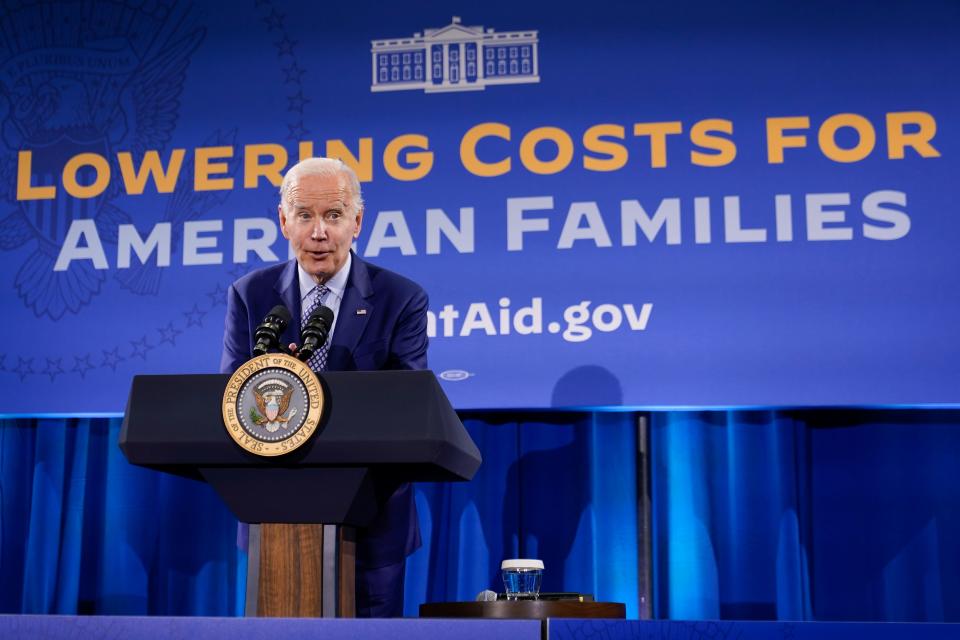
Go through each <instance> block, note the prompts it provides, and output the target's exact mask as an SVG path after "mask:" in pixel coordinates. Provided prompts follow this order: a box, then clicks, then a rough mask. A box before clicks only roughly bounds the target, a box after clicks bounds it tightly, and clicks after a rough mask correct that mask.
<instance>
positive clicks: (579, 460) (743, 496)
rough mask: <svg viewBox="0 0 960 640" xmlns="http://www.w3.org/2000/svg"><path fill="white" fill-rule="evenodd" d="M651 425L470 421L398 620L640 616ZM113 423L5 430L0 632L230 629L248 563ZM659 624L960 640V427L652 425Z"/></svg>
mask: <svg viewBox="0 0 960 640" xmlns="http://www.w3.org/2000/svg"><path fill="white" fill-rule="evenodd" d="M636 419H637V415H636V414H633V413H599V414H569V413H554V414H549V415H542V414H541V415H535V414H508V413H496V414H493V413H484V414H471V415H467V416H465V422H466V425H467V428H468V429H469V431H470V434H471V436H472V437H473V438H474V439H475V441H476V442H477V444H478V446H479V447H480V450H481V453H482V454H483V456H484V465H483V467H481V470H480V471H479V472H478V474H477V477H476V478H475V479H474V480H473V481H472V482H470V483H465V484H455V485H419V486H418V489H417V504H418V507H419V508H420V518H421V522H422V525H423V538H424V546H423V547H422V548H421V549H420V550H419V551H417V552H416V553H415V554H414V555H413V556H411V557H410V559H409V561H408V568H407V591H406V598H407V600H406V613H407V614H408V615H415V613H416V610H417V605H419V604H420V603H421V602H424V601H439V600H454V599H469V598H472V597H473V596H475V595H476V593H477V592H479V591H480V590H482V589H484V588H487V587H492V588H497V587H498V584H497V575H496V574H497V569H496V568H497V566H498V563H499V560H500V559H501V558H503V557H506V556H509V555H514V554H517V553H519V554H521V555H525V554H530V555H536V556H538V557H541V558H543V559H544V561H545V563H546V566H547V570H546V572H545V578H544V588H545V589H552V590H571V591H584V592H593V593H595V594H596V595H597V596H598V597H599V598H603V599H608V600H616V601H622V602H626V603H627V608H628V609H627V610H628V615H629V616H630V617H636V616H637V612H638V607H637V598H638V573H637V572H638V568H637V563H638V557H637V495H636V474H637V467H636V465H637V457H636V451H637V448H638V442H637V437H636ZM118 433H119V421H116V420H74V421H70V422H69V423H67V424H64V423H62V422H58V421H49V420H41V421H28V420H19V421H5V422H3V423H2V425H0V465H2V466H0V536H2V538H0V571H2V573H3V575H4V580H3V581H0V611H4V612H27V613H75V612H81V613H83V612H86V613H104V614H162V615H233V614H236V613H239V609H240V607H241V605H240V603H242V597H241V596H240V595H239V593H240V591H242V588H243V576H244V575H245V573H244V570H245V560H244V558H243V557H242V556H241V555H239V554H238V552H237V551H236V548H235V545H234V539H235V535H234V534H235V527H236V521H235V520H234V519H233V518H232V517H231V516H230V515H229V513H228V512H227V511H226V509H225V508H224V507H223V506H222V504H221V503H220V501H219V500H218V499H217V497H216V496H215V495H214V493H213V492H212V491H211V490H210V489H209V488H208V487H206V486H205V485H201V484H197V483H194V482H191V481H188V480H183V479H181V478H176V477H173V476H166V475H163V474H160V473H156V472H152V471H147V470H144V469H139V468H134V467H130V466H129V465H127V463H126V462H125V461H124V460H123V458H122V456H121V455H120V453H119V450H118V449H117V447H116V438H117V435H118ZM650 442H651V448H650V455H651V459H652V460H654V465H653V467H652V469H651V482H652V499H653V504H654V519H653V527H652V533H651V535H652V541H653V549H654V556H653V559H654V594H653V596H654V602H653V604H654V607H653V612H654V614H655V615H656V616H657V617H663V618H672V619H718V618H724V619H780V620H872V621H896V620H901V621H905V620H912V621H947V622H960V570H958V567H960V558H958V549H957V546H956V545H955V544H954V543H953V541H954V540H956V539H957V537H958V535H960V519H958V516H957V510H956V505H957V504H960V489H958V486H957V483H956V482H955V481H954V480H955V476H956V469H955V466H956V459H957V452H958V451H960V412H956V411H886V412H858V411H804V412H776V413H771V412H760V411H751V412H730V413H727V412H673V413H654V414H652V420H651V428H650Z"/></svg>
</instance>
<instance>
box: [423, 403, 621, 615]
mask: <svg viewBox="0 0 960 640" xmlns="http://www.w3.org/2000/svg"><path fill="white" fill-rule="evenodd" d="M464 424H465V425H466V427H467V430H468V431H469V432H470V435H471V437H472V438H473V440H474V442H476V443H477V446H478V447H479V448H480V452H481V454H482V455H483V465H481V467H480V470H479V471H478V472H477V475H476V476H475V477H474V479H473V480H472V481H471V482H469V483H451V484H421V485H419V486H418V488H417V507H418V510H419V513H420V525H421V534H422V537H423V541H424V545H423V547H422V548H421V549H420V550H419V551H417V552H416V553H414V554H413V555H412V556H411V557H410V558H409V559H408V561H407V584H406V593H405V597H406V607H405V614H406V615H416V612H417V606H418V605H419V603H421V602H438V601H445V600H473V599H474V598H475V597H476V596H477V594H478V593H479V592H480V591H482V590H484V589H492V590H494V591H503V584H502V582H501V581H500V561H501V560H502V559H504V558H517V557H520V558H540V559H542V560H543V562H544V566H545V570H544V575H543V585H542V589H543V590H544V591H577V592H581V593H592V594H594V595H595V596H596V597H597V598H598V599H603V600H608V601H609V600H612V601H617V602H625V603H626V604H627V610H628V615H629V616H631V617H634V618H635V617H637V601H638V594H637V585H638V579H637V570H638V569H637V567H638V557H637V466H636V451H637V439H636V437H637V436H636V434H637V429H636V416H635V415H634V414H628V413H593V414H590V413H584V414H576V413H574V414H571V413H559V412H558V413H551V414H546V415H526V416H517V415H515V414H503V415H502V416H497V415H496V414H489V413H487V414H480V415H477V416H472V417H470V416H467V417H465V420H464Z"/></svg>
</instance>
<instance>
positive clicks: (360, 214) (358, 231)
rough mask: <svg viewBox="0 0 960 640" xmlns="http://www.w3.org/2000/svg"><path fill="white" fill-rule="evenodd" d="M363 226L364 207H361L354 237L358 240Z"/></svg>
mask: <svg viewBox="0 0 960 640" xmlns="http://www.w3.org/2000/svg"><path fill="white" fill-rule="evenodd" d="M362 228H363V209H360V212H359V213H358V214H357V229H356V231H354V232H353V238H354V240H356V239H357V238H359V237H360V229H362Z"/></svg>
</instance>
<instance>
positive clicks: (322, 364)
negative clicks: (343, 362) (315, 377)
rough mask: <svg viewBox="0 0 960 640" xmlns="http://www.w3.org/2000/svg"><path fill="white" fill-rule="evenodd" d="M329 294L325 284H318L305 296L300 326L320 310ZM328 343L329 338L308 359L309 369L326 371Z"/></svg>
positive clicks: (328, 288)
mask: <svg viewBox="0 0 960 640" xmlns="http://www.w3.org/2000/svg"><path fill="white" fill-rule="evenodd" d="M329 293H330V287H328V286H327V285H325V284H318V285H317V286H315V287H314V288H313V289H311V290H310V292H309V293H308V294H307V297H306V299H305V300H304V305H303V306H304V309H303V314H302V317H301V322H300V326H304V325H306V324H307V320H309V319H310V315H311V314H313V312H314V311H316V310H317V309H319V308H320V305H322V304H323V303H324V301H325V300H326V299H327V296H328V295H329ZM329 343H330V340H329V338H328V339H327V342H325V343H324V344H323V345H322V346H321V347H320V348H319V349H317V350H316V351H315V352H314V353H313V355H312V356H310V359H309V360H307V364H308V365H310V368H311V369H313V370H314V371H326V369H327V345H328V344H329Z"/></svg>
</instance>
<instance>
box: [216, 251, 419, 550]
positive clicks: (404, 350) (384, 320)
mask: <svg viewBox="0 0 960 640" xmlns="http://www.w3.org/2000/svg"><path fill="white" fill-rule="evenodd" d="M278 304H282V305H284V306H286V307H287V309H289V310H290V314H291V316H292V318H291V321H290V325H289V326H288V327H287V329H286V331H285V332H284V334H283V336H281V343H282V344H284V345H286V344H289V343H291V342H296V343H297V344H300V329H301V327H300V316H301V310H300V284H299V279H298V275H297V261H296V260H290V261H289V262H286V263H281V264H277V265H274V266H271V267H266V268H264V269H258V270H257V271H254V272H252V273H249V274H247V275H245V276H244V277H242V278H240V279H239V280H237V281H236V282H235V283H233V285H231V287H230V290H229V291H228V292H227V317H226V323H225V327H224V332H223V357H222V358H221V360H220V371H221V372H223V373H233V372H234V371H236V369H237V368H238V367H239V366H240V365H241V364H243V363H244V362H246V361H247V360H249V359H250V358H251V357H252V354H253V336H254V334H255V333H256V328H257V325H259V324H260V323H261V322H262V321H263V319H264V318H265V317H266V316H267V314H268V313H269V312H270V310H271V309H273V307H275V306H276V305H278ZM426 368H427V294H426V293H425V292H424V290H423V289H422V288H421V287H420V286H419V285H418V284H416V283H415V282H413V281H411V280H408V279H406V278H404V277H402V276H399V275H397V274H396V273H393V272H392V271H388V270H386V269H381V268H380V267H377V266H374V265H372V264H368V263H366V262H364V261H363V260H361V259H360V258H358V257H357V256H356V254H354V255H353V257H352V263H351V266H350V275H349V277H348V278H347V286H346V290H345V291H344V295H343V300H342V301H341V302H340V311H339V313H338V314H337V320H336V326H335V327H334V332H333V341H332V342H331V344H330V349H329V351H328V354H327V369H328V370H330V371H376V370H380V369H426ZM419 546H420V528H419V526H418V523H417V511H416V506H415V505H414V502H413V490H412V488H411V486H410V485H409V484H404V485H402V486H401V487H400V488H399V489H397V491H396V492H395V493H394V494H393V496H391V497H390V499H389V500H388V501H387V504H386V505H385V508H384V509H383V510H382V511H381V513H380V515H378V517H377V519H376V521H375V522H374V523H373V524H372V525H371V526H370V527H368V528H366V529H363V530H360V531H358V535H357V564H358V565H359V566H361V567H366V568H374V567H381V566H384V565H387V564H394V563H397V562H400V561H401V560H403V559H404V558H405V557H406V556H407V555H409V554H410V553H412V552H413V551H414V550H416V549H417V548H418V547H419Z"/></svg>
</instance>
